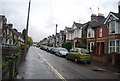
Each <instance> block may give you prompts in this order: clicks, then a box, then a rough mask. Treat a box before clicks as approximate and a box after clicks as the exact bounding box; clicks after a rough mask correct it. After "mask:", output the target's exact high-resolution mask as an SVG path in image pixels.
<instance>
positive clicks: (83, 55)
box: [66, 48, 92, 64]
mask: <svg viewBox="0 0 120 81" xmlns="http://www.w3.org/2000/svg"><path fill="white" fill-rule="evenodd" d="M91 55H92V54H91V53H90V51H88V50H86V49H83V48H72V49H71V50H70V52H69V53H67V54H66V59H72V60H74V61H75V62H76V63H77V62H79V61H86V62H87V63H88V64H90V63H91Z"/></svg>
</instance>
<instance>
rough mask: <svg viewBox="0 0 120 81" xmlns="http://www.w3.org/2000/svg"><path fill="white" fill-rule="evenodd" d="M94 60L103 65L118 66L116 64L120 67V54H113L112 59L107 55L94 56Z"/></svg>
mask: <svg viewBox="0 0 120 81" xmlns="http://www.w3.org/2000/svg"><path fill="white" fill-rule="evenodd" d="M92 60H93V61H98V62H101V63H104V64H108V65H116V64H119V65H120V54H117V53H112V56H111V58H110V57H108V55H107V54H104V55H93V56H92Z"/></svg>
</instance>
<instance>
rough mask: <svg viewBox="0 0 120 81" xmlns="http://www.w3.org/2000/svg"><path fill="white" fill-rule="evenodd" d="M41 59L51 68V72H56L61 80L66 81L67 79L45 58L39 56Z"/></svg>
mask: <svg viewBox="0 0 120 81" xmlns="http://www.w3.org/2000/svg"><path fill="white" fill-rule="evenodd" d="M38 55H39V57H40V58H42V59H43V60H44V62H45V63H47V64H48V66H49V67H50V68H51V70H53V71H54V73H55V74H56V75H57V76H58V77H59V78H60V79H62V81H66V80H65V78H64V77H63V76H62V75H61V74H60V73H59V72H58V71H57V70H56V69H55V68H54V67H53V66H52V65H51V64H50V63H49V62H47V61H46V59H44V58H43V57H41V55H40V54H38Z"/></svg>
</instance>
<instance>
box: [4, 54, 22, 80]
mask: <svg viewBox="0 0 120 81" xmlns="http://www.w3.org/2000/svg"><path fill="white" fill-rule="evenodd" d="M21 61H22V60H21V56H19V57H18V58H17V59H16V61H15V62H13V63H12V64H10V66H9V67H6V68H4V69H2V79H12V78H14V77H15V75H16V74H17V71H18V68H19V64H20V63H21Z"/></svg>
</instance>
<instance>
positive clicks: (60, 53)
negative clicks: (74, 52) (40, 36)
mask: <svg viewBox="0 0 120 81" xmlns="http://www.w3.org/2000/svg"><path fill="white" fill-rule="evenodd" d="M67 53H68V50H67V49H66V48H57V51H56V55H58V56H66V54H67Z"/></svg>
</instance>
